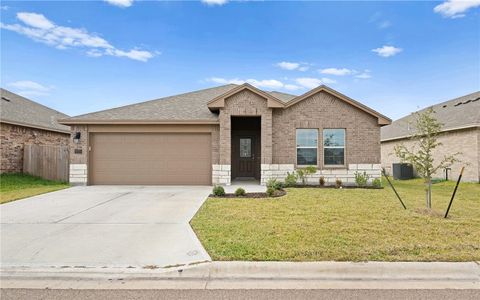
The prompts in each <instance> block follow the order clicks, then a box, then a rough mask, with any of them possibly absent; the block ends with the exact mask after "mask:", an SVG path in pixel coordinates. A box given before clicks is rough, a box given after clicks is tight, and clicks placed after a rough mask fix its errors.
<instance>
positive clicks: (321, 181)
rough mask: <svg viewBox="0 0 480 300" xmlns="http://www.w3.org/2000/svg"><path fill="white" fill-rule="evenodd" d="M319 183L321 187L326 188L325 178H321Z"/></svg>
mask: <svg viewBox="0 0 480 300" xmlns="http://www.w3.org/2000/svg"><path fill="white" fill-rule="evenodd" d="M318 183H320V186H325V177H323V176H320V179H318Z"/></svg>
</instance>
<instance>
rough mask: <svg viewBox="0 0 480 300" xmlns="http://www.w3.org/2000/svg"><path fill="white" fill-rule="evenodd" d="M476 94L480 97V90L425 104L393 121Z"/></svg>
mask: <svg viewBox="0 0 480 300" xmlns="http://www.w3.org/2000/svg"><path fill="white" fill-rule="evenodd" d="M476 94H478V96H479V97H480V91H476V92H473V93H470V94H466V95H464V96H459V97H456V98H453V99H450V100H445V101H443V102H440V103H436V104H432V105H428V106H425V107H423V108H419V109H417V110H416V111H413V112H411V113H409V114H407V115H405V116H403V117H401V118H399V119H397V120H395V121H393V122H398V121H400V120H403V119H406V118H410V117H411V116H412V114H414V113H418V112H421V111H424V110H426V109H429V108H435V107H439V106H444V105H447V104H450V103H453V102H456V101H459V100H461V99H463V98H469V97H471V96H475V95H476ZM454 106H458V105H454Z"/></svg>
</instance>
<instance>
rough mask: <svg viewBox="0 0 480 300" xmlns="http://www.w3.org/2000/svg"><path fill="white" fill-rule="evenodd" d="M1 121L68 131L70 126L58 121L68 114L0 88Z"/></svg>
mask: <svg viewBox="0 0 480 300" xmlns="http://www.w3.org/2000/svg"><path fill="white" fill-rule="evenodd" d="M0 91H1V98H2V99H1V109H0V111H1V115H0V120H1V122H2V123H9V124H14V125H20V126H26V127H32V128H38V129H43V130H50V131H58V132H64V133H70V127H69V126H65V125H62V124H59V123H58V120H59V119H64V118H68V115H66V114H63V113H61V112H58V111H56V110H54V109H51V108H49V107H46V106H44V105H41V104H39V103H37V102H34V101H32V100H29V99H27V98H25V97H22V96H20V95H17V94H15V93H12V92H10V91H7V90H5V89H0Z"/></svg>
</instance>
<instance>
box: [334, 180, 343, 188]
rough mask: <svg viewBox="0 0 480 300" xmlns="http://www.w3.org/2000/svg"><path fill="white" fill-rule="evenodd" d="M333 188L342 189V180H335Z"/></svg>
mask: <svg viewBox="0 0 480 300" xmlns="http://www.w3.org/2000/svg"><path fill="white" fill-rule="evenodd" d="M335 187H336V188H337V189H339V188H341V187H342V180H341V179H340V178H337V179H335Z"/></svg>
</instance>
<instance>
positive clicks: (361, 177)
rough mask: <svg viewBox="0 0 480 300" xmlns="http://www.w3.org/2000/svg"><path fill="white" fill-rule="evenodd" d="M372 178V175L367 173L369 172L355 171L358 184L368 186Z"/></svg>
mask: <svg viewBox="0 0 480 300" xmlns="http://www.w3.org/2000/svg"><path fill="white" fill-rule="evenodd" d="M369 179H370V175H368V174H367V172H365V171H364V172H363V174H362V173H359V172H355V183H356V184H357V185H358V186H362V187H363V186H366V185H367V183H368V180H369Z"/></svg>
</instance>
